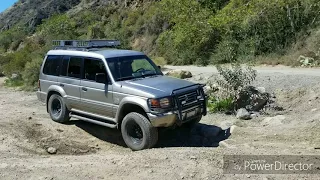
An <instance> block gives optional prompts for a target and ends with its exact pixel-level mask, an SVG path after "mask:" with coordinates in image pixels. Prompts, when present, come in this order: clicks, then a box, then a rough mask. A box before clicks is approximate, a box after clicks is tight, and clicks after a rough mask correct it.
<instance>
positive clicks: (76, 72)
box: [67, 57, 82, 78]
mask: <svg viewBox="0 0 320 180" xmlns="http://www.w3.org/2000/svg"><path fill="white" fill-rule="evenodd" d="M81 64H82V58H80V57H70V60H69V66H68V74H67V76H69V77H74V78H81Z"/></svg>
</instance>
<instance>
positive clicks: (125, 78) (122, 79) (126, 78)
mask: <svg viewBox="0 0 320 180" xmlns="http://www.w3.org/2000/svg"><path fill="white" fill-rule="evenodd" d="M134 78H135V77H133V76H128V77H122V78H118V79H117V81H125V80H131V79H134Z"/></svg>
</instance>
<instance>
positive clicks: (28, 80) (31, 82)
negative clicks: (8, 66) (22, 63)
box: [22, 58, 42, 88]
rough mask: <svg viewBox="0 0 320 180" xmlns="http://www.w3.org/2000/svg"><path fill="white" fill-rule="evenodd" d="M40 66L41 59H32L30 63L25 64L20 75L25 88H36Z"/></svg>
mask: <svg viewBox="0 0 320 180" xmlns="http://www.w3.org/2000/svg"><path fill="white" fill-rule="evenodd" d="M41 64H42V59H40V58H36V59H33V60H32V61H31V62H28V63H27V64H26V67H25V69H24V71H23V73H22V79H23V82H24V85H25V86H26V87H31V88H33V87H36V86H37V82H38V80H39V72H40V67H41Z"/></svg>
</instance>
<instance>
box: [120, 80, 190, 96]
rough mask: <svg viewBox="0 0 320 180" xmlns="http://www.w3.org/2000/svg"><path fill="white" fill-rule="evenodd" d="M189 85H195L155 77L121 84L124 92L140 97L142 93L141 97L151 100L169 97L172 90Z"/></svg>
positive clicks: (183, 81)
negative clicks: (148, 97) (150, 97)
mask: <svg viewBox="0 0 320 180" xmlns="http://www.w3.org/2000/svg"><path fill="white" fill-rule="evenodd" d="M191 85H195V83H192V82H190V81H186V80H182V79H177V78H173V77H168V76H156V77H150V78H144V79H139V80H130V81H123V82H122V88H123V91H124V92H126V93H129V94H133V95H139V96H141V91H142V92H143V93H144V94H143V95H146V96H152V98H154V97H165V96H169V95H171V93H172V91H173V90H175V89H179V88H183V87H187V86H191Z"/></svg>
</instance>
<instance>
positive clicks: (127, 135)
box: [121, 112, 158, 151]
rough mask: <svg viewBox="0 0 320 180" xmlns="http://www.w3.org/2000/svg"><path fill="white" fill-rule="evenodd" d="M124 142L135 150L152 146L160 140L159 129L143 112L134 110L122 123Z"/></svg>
mask: <svg viewBox="0 0 320 180" xmlns="http://www.w3.org/2000/svg"><path fill="white" fill-rule="evenodd" d="M121 133H122V137H123V140H124V142H125V143H126V144H127V146H128V147H129V148H131V149H132V150H134V151H138V150H143V149H149V148H152V147H153V146H154V145H155V144H156V143H157V141H158V129H157V128H155V127H153V126H152V125H151V123H150V121H149V120H148V119H147V118H146V117H145V116H143V115H142V114H139V113H136V112H132V113H129V114H128V115H126V116H125V117H124V119H123V121H122V124H121Z"/></svg>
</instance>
